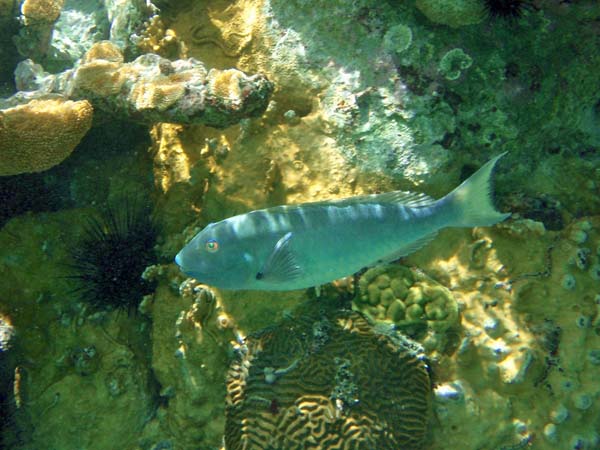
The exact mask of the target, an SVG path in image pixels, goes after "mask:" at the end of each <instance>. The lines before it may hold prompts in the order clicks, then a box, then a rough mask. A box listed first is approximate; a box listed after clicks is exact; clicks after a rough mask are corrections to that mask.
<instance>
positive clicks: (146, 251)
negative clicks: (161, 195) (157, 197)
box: [68, 198, 157, 313]
mask: <svg viewBox="0 0 600 450" xmlns="http://www.w3.org/2000/svg"><path fill="white" fill-rule="evenodd" d="M156 237H157V226H156V221H155V220H154V218H153V216H152V214H151V211H150V207H149V206H147V205H144V204H143V203H142V202H141V201H139V200H138V199H131V198H125V199H123V200H120V201H119V202H117V203H113V204H111V205H109V206H108V207H107V208H106V209H105V210H104V211H102V212H101V213H99V214H97V215H93V216H90V217H89V218H88V219H87V222H86V224H85V227H84V232H83V238H82V239H81V240H80V242H78V243H77V245H76V246H75V247H73V248H72V249H71V252H70V253H71V257H72V259H73V262H72V263H71V264H69V266H70V267H71V269H72V270H73V272H74V273H73V275H71V276H69V277H68V278H71V279H73V280H75V281H76V282H77V283H78V286H77V287H76V289H75V291H76V292H78V293H79V294H80V295H81V298H82V299H83V300H85V301H86V302H88V303H90V304H91V305H92V306H93V307H94V308H95V309H105V310H106V309H108V310H112V309H125V310H127V311H128V313H131V312H135V311H136V309H137V306H138V304H139V302H140V300H141V299H142V296H143V295H146V294H148V293H149V292H150V291H151V290H152V286H150V285H149V283H147V282H146V281H144V280H143V279H142V277H141V275H142V272H143V271H144V269H145V268H146V267H147V266H148V265H150V264H152V263H153V262H154V260H155V254H154V244H155V243H156Z"/></svg>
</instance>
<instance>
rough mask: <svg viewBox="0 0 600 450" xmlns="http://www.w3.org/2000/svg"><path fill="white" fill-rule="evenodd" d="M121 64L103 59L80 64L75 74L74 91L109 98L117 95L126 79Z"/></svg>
mask: <svg viewBox="0 0 600 450" xmlns="http://www.w3.org/2000/svg"><path fill="white" fill-rule="evenodd" d="M120 69H121V64H119V63H118V62H115V61H106V60H103V59H96V60H92V61H90V62H88V63H85V64H82V65H81V66H80V67H79V68H78V69H77V73H76V74H75V86H74V89H75V90H76V91H83V92H82V93H84V94H93V95H99V96H103V97H104V96H109V95H115V94H117V93H119V91H120V90H121V86H122V85H123V83H124V82H125V80H126V79H127V77H126V74H125V73H124V71H123V70H120Z"/></svg>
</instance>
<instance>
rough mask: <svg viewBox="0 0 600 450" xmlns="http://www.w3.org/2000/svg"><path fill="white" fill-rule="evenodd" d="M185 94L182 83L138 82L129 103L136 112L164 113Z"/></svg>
mask: <svg viewBox="0 0 600 450" xmlns="http://www.w3.org/2000/svg"><path fill="white" fill-rule="evenodd" d="M184 93H185V86H184V85H183V84H182V83H171V82H169V81H163V82H158V83H154V82H146V83H144V82H141V81H140V82H138V83H136V85H135V87H134V88H133V90H132V91H131V96H130V101H131V102H132V103H133V104H134V105H135V109H136V110H143V109H156V110H157V111H165V110H166V109H167V108H169V107H170V106H171V105H173V104H174V103H175V102H176V101H177V100H179V99H180V98H181V97H182V96H183V94H184Z"/></svg>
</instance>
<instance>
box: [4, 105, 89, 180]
mask: <svg viewBox="0 0 600 450" xmlns="http://www.w3.org/2000/svg"><path fill="white" fill-rule="evenodd" d="M92 113H93V109H92V106H91V105H90V103H89V102H87V101H85V100H83V101H77V102H74V101H67V100H62V99H50V100H32V101H30V102H29V103H27V104H25V105H20V106H16V107H14V108H8V109H4V110H0V176H3V175H16V174H19V173H25V172H41V171H43V170H47V169H49V168H50V167H52V166H55V165H56V164H58V163H60V162H62V161H63V160H64V159H65V158H66V157H67V156H69V155H70V154H71V152H72V151H73V149H74V148H75V146H76V145H77V144H78V143H79V141H80V140H81V138H83V136H84V135H85V134H86V133H87V132H88V130H89V129H90V127H91V125H92Z"/></svg>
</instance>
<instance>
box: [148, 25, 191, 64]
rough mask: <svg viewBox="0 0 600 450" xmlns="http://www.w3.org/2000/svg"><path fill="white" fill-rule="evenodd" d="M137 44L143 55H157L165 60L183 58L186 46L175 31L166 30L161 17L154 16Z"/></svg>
mask: <svg viewBox="0 0 600 450" xmlns="http://www.w3.org/2000/svg"><path fill="white" fill-rule="evenodd" d="M144 25H145V29H144V30H143V31H142V32H141V35H140V40H139V41H138V42H137V46H138V48H139V49H140V50H141V51H142V53H156V54H157V55H161V56H164V57H165V58H182V57H184V56H185V53H186V51H185V46H184V45H183V43H182V42H181V41H180V40H179V39H178V38H177V35H176V34H175V31H173V30H171V29H169V28H166V27H165V24H164V22H163V21H162V19H161V18H160V16H153V17H151V18H150V20H149V21H148V22H146V23H145V24H144Z"/></svg>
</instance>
